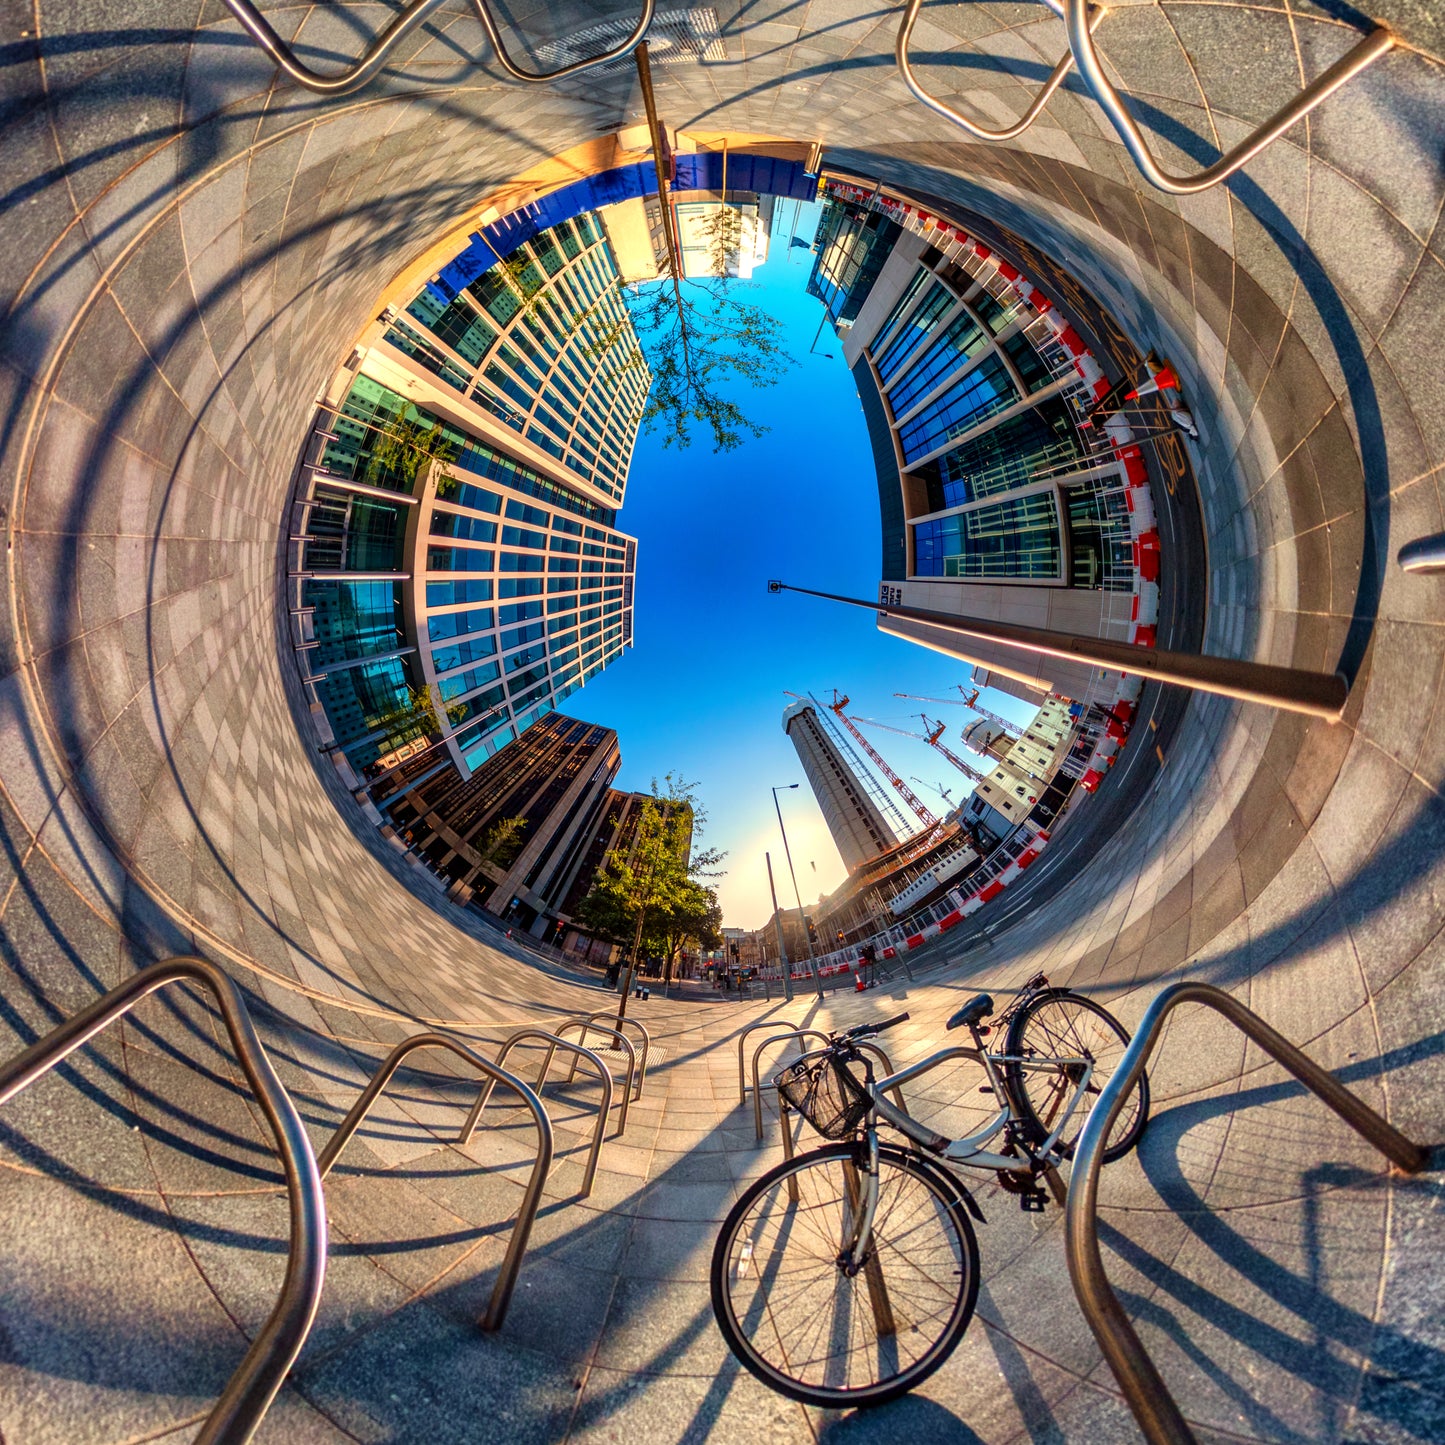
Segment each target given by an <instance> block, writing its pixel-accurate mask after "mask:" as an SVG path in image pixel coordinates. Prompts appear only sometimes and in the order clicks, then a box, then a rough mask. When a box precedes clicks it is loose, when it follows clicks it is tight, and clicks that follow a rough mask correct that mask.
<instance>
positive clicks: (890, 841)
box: [783, 702, 898, 873]
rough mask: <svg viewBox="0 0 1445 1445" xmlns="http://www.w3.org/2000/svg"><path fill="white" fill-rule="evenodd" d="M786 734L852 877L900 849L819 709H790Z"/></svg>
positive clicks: (785, 712)
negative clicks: (872, 861) (869, 863)
mask: <svg viewBox="0 0 1445 1445" xmlns="http://www.w3.org/2000/svg"><path fill="white" fill-rule="evenodd" d="M783 731H784V732H785V733H787V735H788V736H789V737H790V738H791V739H792V741H793V746H794V747H795V748H796V749H797V751H798V760H799V761H800V762H801V763H802V765H803V772H804V774H805V775H806V776H807V779H808V784H809V786H810V787H811V788H812V789H813V796H814V797H815V798H816V799H817V800H818V806H819V807H820V808H821V809H822V810H823V820H824V822H826V823H827V825H828V831H829V832H830V833H831V834H832V835H833V841H834V843H836V844H837V845H838V852H839V853H840V854H841V855H842V858H843V863H844V866H845V867H846V868H847V869H848V871H849V872H850V873H852V872H854V871H855V870H856V869H858V868H859V867H861V866H862V864H864V863H866V862H867V861H868V860H869V859H870V858H873V857H875V856H876V855H877V854H879V853H886V852H887V851H888V850H889V849H890V848H892V847H894V846H895V844H896V843H897V841H898V840H897V839H896V838H895V837H894V835H893V830H892V829H891V828H890V827H889V826H888V822H887V820H886V819H885V818H884V816H883V813H882V811H881V810H880V809H879V807H878V805H877V804H876V803H875V802H874V801H873V799H872V798H870V797H869V796H868V791H867V789H866V787H865V786H864V784H863V783H862V782H861V781H860V779H859V778H858V776H857V775H856V774H855V773H854V771H853V769H852V768H851V767H849V765H848V762H847V759H846V758H844V757H843V755H842V753H841V752H839V750H838V748H837V747H836V746H835V745H834V743H833V740H832V738H831V737H829V736H828V733H827V730H826V729H825V728H824V726H823V723H822V720H821V719H820V718H819V716H818V711H817V709H816V708H815V707H814V706H813V704H812V703H810V702H795V703H793V704H792V706H791V707H788V708H785V709H784V710H783Z"/></svg>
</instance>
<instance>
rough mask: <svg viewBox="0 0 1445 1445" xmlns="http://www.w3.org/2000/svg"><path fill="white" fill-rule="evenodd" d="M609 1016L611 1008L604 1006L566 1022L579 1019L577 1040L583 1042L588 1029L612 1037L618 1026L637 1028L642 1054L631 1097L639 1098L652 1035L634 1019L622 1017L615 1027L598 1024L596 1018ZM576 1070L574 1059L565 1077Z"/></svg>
mask: <svg viewBox="0 0 1445 1445" xmlns="http://www.w3.org/2000/svg"><path fill="white" fill-rule="evenodd" d="M611 1017H613V1014H612V1010H611V1009H610V1008H604V1009H598V1010H597V1012H596V1013H591V1014H586V1015H582V1014H578V1015H577V1019H576V1020H572V1019H569V1020H568V1023H573V1022H579V1021H580V1022H581V1024H582V1033H581V1035H580V1037H579V1039H578V1042H579V1043H583V1044H585V1043H586V1042H587V1033H588V1030H589V1029H599V1031H600V1032H603V1033H609V1034H611V1035H612V1036H613V1037H614V1038H616V1037H617V1030H618V1029H619V1028H629V1029H636V1030H637V1032H638V1034H639V1035H640V1036H641V1038H642V1056H641V1058H640V1059H639V1060H638V1064H637V1092H636V1093H635V1094H633V1096H632V1097H633V1098H634V1099H640V1098H641V1097H642V1090H643V1086H644V1085H645V1084H646V1083H647V1058H648V1055H649V1054H650V1053H651V1052H652V1035H651V1034H650V1033H649V1032H648V1031H647V1025H646V1024H644V1023H639V1022H638V1021H637V1020H636V1019H630V1018H625V1017H624V1018H623V1020H622V1022H621V1023H620V1024H618V1025H617V1027H616V1028H612V1027H608V1028H605V1029H604V1028H601V1027H600V1026H599V1025H598V1023H597V1020H598V1019H610V1018H611ZM557 1032H558V1033H561V1029H558V1031H557ZM576 1071H577V1062H576V1060H575V1059H574V1060H573V1062H572V1068H571V1069H570V1070H569V1071H568V1073H567V1077H568V1078H569V1079H570V1078H571V1077H572V1075H573V1074H574V1073H575V1072H576Z"/></svg>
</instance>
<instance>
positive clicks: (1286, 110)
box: [227, 0, 1397, 196]
mask: <svg viewBox="0 0 1445 1445" xmlns="http://www.w3.org/2000/svg"><path fill="white" fill-rule="evenodd" d="M227 3H235V0H227ZM1042 3H1043V4H1045V5H1047V6H1048V8H1049V9H1050V10H1052V11H1053V12H1054V14H1055V15H1057V16H1059V18H1060V19H1061V20H1063V22H1064V27H1065V30H1066V32H1067V34H1068V38H1069V53H1068V54H1067V55H1066V56H1065V57H1064V58H1063V59H1062V60H1060V61H1059V63H1058V64H1057V65H1056V66H1054V68H1053V70H1052V71H1050V72H1049V78H1048V79H1047V80H1046V81H1045V82H1044V84H1043V86H1042V88H1041V89H1040V90H1039V92H1038V94H1037V95H1036V96H1035V97H1034V100H1033V103H1032V104H1031V105H1030V106H1029V108H1028V110H1027V111H1025V112H1024V114H1023V116H1022V117H1021V118H1020V119H1019V120H1017V121H1015V122H1014V123H1013V124H1012V125H1010V126H1006V127H1004V128H1003V129H1001V130H990V129H988V128H987V127H985V126H981V125H979V124H978V123H977V122H975V121H971V120H969V119H968V117H967V116H965V115H961V114H960V113H959V112H958V111H957V110H955V109H954V108H953V107H952V106H950V105H948V104H947V103H945V102H944V101H941V100H939V99H938V97H937V96H935V95H931V94H930V93H929V92H928V91H927V90H925V89H924V88H923V85H922V83H921V82H920V81H919V80H918V78H917V76H915V75H914V73H913V67H912V65H911V63H910V61H909V56H908V42H909V39H910V38H911V36H912V34H913V26H914V23H915V22H916V21H917V19H918V12H919V10H920V8H921V6H922V0H908V4H907V6H906V8H905V9H904V12H903V19H902V21H901V23H900V24H899V27H898V39H897V42H896V44H895V46H894V59H895V60H896V61H897V64H898V72H899V74H900V75H901V76H902V77H903V81H904V84H906V85H907V86H908V89H909V90H910V91H911V92H912V93H913V94H914V95H915V96H916V97H917V98H918V99H919V100H920V101H922V102H923V104H924V105H926V106H927V107H928V108H929V109H930V110H932V111H934V112H935V113H936V114H938V115H941V116H943V118H944V119H945V120H948V121H951V122H952V123H953V124H954V125H956V126H958V127H960V128H961V129H962V130H964V131H966V132H967V133H968V134H969V135H971V136H973V137H974V138H975V139H976V140H982V141H994V142H997V141H1006V140H1013V139H1015V138H1016V137H1018V136H1020V135H1022V134H1023V132H1024V131H1026V130H1027V129H1028V128H1029V126H1031V125H1032V124H1033V123H1034V121H1035V120H1037V119H1038V116H1039V113H1040V112H1041V111H1042V110H1043V108H1044V106H1045V105H1046V104H1048V101H1049V99H1050V97H1051V96H1052V95H1053V94H1054V92H1055V91H1056V90H1057V89H1058V88H1059V86H1060V85H1062V84H1063V82H1064V80H1065V79H1066V78H1067V76H1068V73H1069V71H1070V70H1072V69H1075V68H1077V69H1078V72H1079V78H1080V79H1081V80H1082V81H1083V82H1084V85H1085V86H1086V88H1087V89H1088V91H1089V93H1090V94H1091V95H1092V96H1093V98H1094V99H1095V100H1096V101H1098V103H1099V105H1100V106H1101V107H1102V109H1103V111H1104V114H1105V115H1107V116H1108V117H1109V123H1110V124H1111V125H1112V126H1113V127H1114V130H1115V131H1116V132H1117V133H1118V136H1119V139H1120V140H1121V141H1123V143H1124V148H1125V149H1126V150H1127V151H1128V152H1129V155H1130V156H1131V157H1132V159H1133V161H1134V164H1135V165H1136V166H1137V167H1138V168H1139V173H1140V174H1141V175H1142V176H1143V177H1144V179H1145V180H1146V181H1148V182H1149V184H1150V185H1151V186H1154V187H1156V188H1157V189H1158V190H1161V191H1164V192H1166V193H1167V194H1169V195H1171V196H1189V195H1196V194H1197V193H1198V192H1200V191H1207V190H1209V188H1210V187H1211V186H1217V185H1218V184H1219V183H1220V182H1221V181H1224V180H1228V179H1229V177H1230V176H1232V175H1233V174H1234V173H1235V172H1236V171H1237V170H1239V169H1240V168H1241V167H1242V166H1245V165H1247V164H1248V163H1249V162H1250V161H1252V160H1253V159H1254V158H1255V156H1257V155H1258V154H1259V153H1260V152H1261V151H1262V150H1264V149H1265V148H1266V147H1268V146H1270V145H1272V144H1273V143H1274V142H1275V141H1277V140H1278V139H1279V138H1280V136H1282V135H1283V134H1284V133H1285V131H1287V130H1288V129H1289V128H1290V127H1291V126H1292V125H1294V124H1295V122H1296V121H1299V120H1303V119H1304V117H1305V116H1307V115H1308V114H1309V113H1310V112H1311V111H1312V110H1314V109H1315V107H1316V106H1318V105H1319V104H1320V103H1321V102H1323V101H1325V100H1328V99H1329V97H1330V96H1332V95H1333V94H1334V93H1335V92H1336V91H1337V90H1339V89H1340V87H1341V86H1343V85H1345V84H1347V83H1348V82H1349V81H1351V80H1353V79H1354V78H1355V76H1357V75H1359V74H1360V73H1361V71H1363V70H1366V69H1368V68H1369V67H1370V66H1371V65H1373V64H1374V63H1375V62H1376V61H1377V60H1379V59H1380V58H1381V57H1382V56H1383V55H1385V54H1387V53H1388V52H1389V51H1390V50H1392V49H1394V48H1395V45H1396V44H1397V41H1396V38H1395V36H1394V34H1393V33H1392V32H1391V31H1390V30H1389V29H1388V28H1387V27H1386V26H1383V25H1380V26H1376V28H1375V29H1373V30H1371V31H1370V33H1369V34H1368V35H1366V36H1365V37H1364V38H1363V39H1362V40H1361V41H1360V42H1359V44H1358V45H1356V46H1355V47H1354V48H1353V49H1352V50H1350V51H1349V52H1348V53H1347V54H1345V55H1343V56H1342V57H1341V58H1340V59H1339V60H1337V61H1336V62H1335V63H1334V64H1333V65H1332V66H1330V68H1329V69H1328V70H1326V71H1325V73H1324V74H1323V75H1321V76H1319V77H1318V78H1317V79H1315V80H1313V81H1312V82H1311V83H1310V84H1309V85H1307V86H1305V88H1304V89H1303V90H1301V91H1300V92H1299V94H1298V95H1296V96H1295V97H1294V99H1293V100H1291V101H1290V102H1288V104H1286V105H1284V106H1282V107H1281V108H1280V109H1279V110H1277V111H1276V112H1275V113H1274V114H1273V115H1272V116H1271V117H1270V118H1269V119H1268V120H1267V121H1265V122H1264V124H1263V125H1261V126H1260V127H1259V128H1258V129H1257V130H1256V131H1254V133H1253V134H1252V135H1249V136H1247V137H1246V138H1245V139H1244V140H1242V141H1241V142H1240V143H1239V144H1238V145H1237V146H1235V147H1234V148H1233V149H1232V150H1229V151H1226V152H1225V154H1224V155H1222V156H1220V158H1219V159H1218V160H1217V161H1215V162H1214V164H1213V165H1210V166H1206V167H1204V169H1202V170H1200V171H1197V172H1196V173H1195V174H1194V175H1192V176H1176V175H1173V174H1171V173H1170V172H1169V171H1166V170H1164V168H1163V167H1162V166H1160V164H1159V162H1158V161H1157V160H1156V159H1155V158H1154V154H1153V152H1152V151H1150V149H1149V145H1148V142H1147V141H1145V139H1144V133H1143V132H1142V131H1141V130H1140V129H1139V126H1138V125H1137V124H1136V123H1135V121H1134V119H1133V117H1132V116H1131V115H1130V114H1129V111H1128V108H1127V106H1125V104H1124V101H1123V99H1122V97H1121V96H1120V94H1119V92H1118V91H1117V90H1116V89H1115V88H1114V85H1113V83H1112V82H1111V81H1110V80H1109V77H1108V76H1107V75H1106V74H1105V72H1104V65H1103V61H1102V60H1101V58H1100V56H1099V51H1098V48H1097V47H1096V46H1095V44H1094V35H1093V32H1094V30H1095V28H1096V27H1097V26H1098V24H1099V21H1100V20H1101V19H1102V18H1103V16H1104V13H1105V12H1104V11H1103V10H1102V9H1101V8H1100V7H1099V6H1097V5H1094V4H1091V3H1090V0H1042Z"/></svg>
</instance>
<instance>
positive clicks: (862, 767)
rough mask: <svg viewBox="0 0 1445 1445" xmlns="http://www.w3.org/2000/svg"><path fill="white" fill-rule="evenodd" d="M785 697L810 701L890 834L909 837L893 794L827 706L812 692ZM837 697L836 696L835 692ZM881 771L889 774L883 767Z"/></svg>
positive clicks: (787, 692)
mask: <svg viewBox="0 0 1445 1445" xmlns="http://www.w3.org/2000/svg"><path fill="white" fill-rule="evenodd" d="M783 696H784V697H795V698H797V699H798V701H799V702H809V703H812V705H813V706H814V707H815V708H816V709H817V712H818V721H819V722H820V723H821V724H822V727H823V731H824V733H826V734H827V736H828V737H829V738H830V739H831V740H832V741H833V743H835V744H836V745H837V747H838V749H839V751H840V752H842V753H843V754H845V755H846V760H847V761H848V763H849V765H850V766H851V768H852V769H853V772H854V774H855V775H856V777H857V779H858V781H859V782H860V783H861V784H862V785H863V787H864V788H865V789H866V790H867V792H868V796H869V797H870V798H872V799H873V801H874V802H875V803H876V804H877V805H878V809H879V811H880V812H881V813H882V814H883V816H884V821H885V822H886V823H887V824H888V827H889V829H890V831H891V832H892V833H893V834H894V838H895V840H901V839H904V838H907V837H908V836H909V828H908V819H907V818H905V817H904V816H903V811H902V809H900V808H899V806H898V804H897V803H895V802H894V801H893V797H892V795H891V794H890V793H889V792H888V790H887V789H886V788H884V786H883V784H882V783H880V782H879V781H878V779H877V778H876V777H875V776H874V775H873V773H872V771H871V770H870V769H869V767H868V765H867V763H865V762H864V761H863V759H862V758H860V757H859V756H858V753H857V751H856V750H855V749H854V747H853V744H852V743H851V742H849V741H848V735H847V733H845V732H844V731H843V729H842V728H841V727H839V725H838V723H837V721H836V720H833V721H830V720H829V718H828V716H827V714H828V712H829V708H828V706H827V704H826V703H823V702H820V701H819V700H818V699H817V698H816V697H814V696H813V694H812V693H809V694H808V695H807V696H806V697H804V696H803V694H802V693H800V692H789V691H788V690H787V689H786V688H784V689H783ZM834 696H835V697H836V696H837V694H836V693H835V694H834ZM883 771H884V772H885V773H888V772H889V769H888V768H887V767H886V766H885V767H884V769H883Z"/></svg>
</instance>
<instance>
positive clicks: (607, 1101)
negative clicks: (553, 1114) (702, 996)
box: [457, 1028, 621, 1199]
mask: <svg viewBox="0 0 1445 1445" xmlns="http://www.w3.org/2000/svg"><path fill="white" fill-rule="evenodd" d="M528 1039H537V1040H540V1041H541V1042H543V1043H546V1044H550V1045H551V1048H550V1049H549V1050H548V1053H547V1060H548V1062H549V1063H550V1062H551V1059H552V1055H553V1054H554V1053H556V1051H557V1050H558V1049H566V1050H568V1051H569V1052H570V1053H572V1054H575V1055H576V1056H578V1057H579V1058H582V1059H585V1060H586V1061H587V1062H588V1063H589V1064H591V1065H592V1067H593V1068H594V1069H596V1070H597V1077H598V1079H599V1080H600V1082H601V1084H602V1103H601V1105H600V1106H599V1107H598V1110H597V1127H596V1128H595V1129H594V1130H593V1131H592V1147H591V1149H589V1150H588V1151H587V1168H586V1170H585V1172H584V1173H583V1175H582V1198H583V1199H586V1198H587V1196H588V1195H589V1194H591V1193H592V1181H593V1180H594V1179H595V1178H596V1177H597V1160H598V1157H599V1156H600V1155H601V1153H602V1137H603V1135H604V1134H605V1133H606V1131H607V1116H608V1114H610V1113H611V1112H612V1071H611V1070H610V1069H609V1068H608V1067H607V1065H606V1064H604V1063H603V1062H602V1060H601V1059H599V1058H598V1057H597V1055H596V1054H594V1053H593V1052H592V1050H591V1049H584V1048H583V1047H582V1045H581V1044H574V1043H570V1042H568V1040H566V1039H559V1038H558V1037H557V1035H556V1034H549V1033H548V1032H547V1031H546V1029H533V1028H525V1029H518V1030H517V1031H516V1032H515V1033H513V1034H509V1035H508V1036H507V1041H506V1042H505V1043H504V1044H503V1045H502V1047H501V1049H500V1050H499V1051H498V1053H497V1059H496V1063H497V1067H498V1068H499V1069H501V1068H505V1066H506V1063H507V1055H508V1054H510V1053H511V1052H512V1050H513V1049H514V1048H515V1047H516V1046H517V1045H518V1044H520V1043H523V1042H525V1041H526V1040H528ZM544 1072H545V1071H544ZM496 1086H497V1081H496V1080H495V1079H488V1080H487V1082H486V1086H485V1087H484V1088H483V1089H482V1092H481V1093H480V1094H478V1095H477V1102H476V1103H475V1104H473V1105H472V1112H471V1113H470V1114H468V1115H467V1121H466V1123H465V1124H463V1125H462V1132H461V1133H460V1134H458V1135H457V1143H458V1144H465V1143H466V1142H467V1141H468V1140H469V1139H470V1138H471V1137H472V1134H473V1133H474V1132H475V1130H476V1127H477V1122H478V1120H480V1119H481V1117H482V1110H483V1109H485V1108H486V1107H487V1100H488V1099H490V1098H491V1096H492V1090H493V1089H495V1088H496ZM536 1092H537V1096H538V1098H540V1097H541V1094H542V1086H541V1083H540V1081H539V1082H538V1084H537V1090H536ZM618 1132H619V1133H620V1132H621V1130H619V1131H618Z"/></svg>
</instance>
